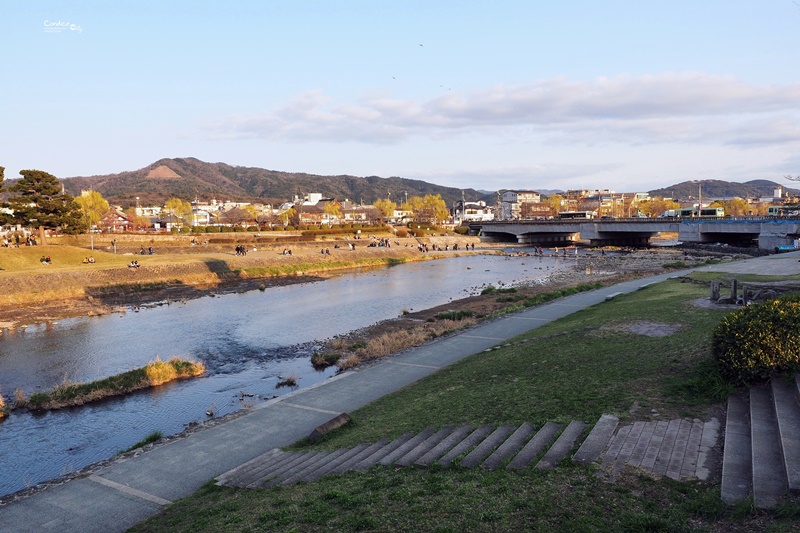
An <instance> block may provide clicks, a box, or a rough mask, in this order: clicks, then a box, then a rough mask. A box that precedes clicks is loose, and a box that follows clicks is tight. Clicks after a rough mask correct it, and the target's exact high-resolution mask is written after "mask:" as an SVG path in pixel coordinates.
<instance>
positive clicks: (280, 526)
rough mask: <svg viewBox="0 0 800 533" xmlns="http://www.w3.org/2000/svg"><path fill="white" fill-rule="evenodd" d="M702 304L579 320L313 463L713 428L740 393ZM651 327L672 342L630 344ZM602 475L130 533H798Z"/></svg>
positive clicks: (480, 366) (239, 503) (214, 502)
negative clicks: (652, 427)
mask: <svg viewBox="0 0 800 533" xmlns="http://www.w3.org/2000/svg"><path fill="white" fill-rule="evenodd" d="M706 295H707V288H705V287H703V286H699V285H695V284H691V283H681V282H679V281H668V282H665V283H662V284H659V285H654V286H650V287H647V288H645V289H642V290H640V291H637V292H636V293H633V294H630V295H625V296H620V297H617V298H615V299H614V300H613V301H611V302H605V303H602V304H600V305H597V306H594V307H592V308H590V309H587V310H584V311H581V312H578V313H575V314H573V315H571V316H568V317H566V318H563V319H561V320H558V321H557V322H554V323H552V324H549V325H547V326H545V327H542V328H539V329H537V330H534V331H532V332H530V333H529V334H527V335H524V336H522V337H520V338H518V339H516V340H518V341H521V340H527V339H533V340H531V341H529V342H525V343H520V344H515V345H512V346H509V347H504V348H502V349H499V350H494V351H491V352H482V353H479V354H476V355H475V356H472V357H470V358H467V359H465V360H463V361H461V362H459V363H456V364H454V365H452V366H451V367H448V368H447V369H444V370H442V371H440V372H438V373H436V374H434V375H432V376H430V377H428V378H425V379H423V380H421V381H420V382H418V383H416V384H414V385H412V386H409V387H407V388H405V389H403V390H401V391H398V392H396V393H394V394H391V395H388V396H386V397H384V398H382V399H380V400H378V401H376V402H373V403H372V404H370V405H368V406H366V407H364V408H363V409H360V410H358V411H356V412H354V413H351V416H352V418H353V423H352V424H350V425H348V426H346V427H344V428H341V429H340V430H337V431H335V432H333V433H331V434H330V435H328V436H327V437H326V438H325V439H323V441H322V442H321V443H320V444H317V445H315V446H314V447H313V449H335V448H340V447H349V446H352V445H354V444H357V443H362V442H374V441H377V440H379V439H380V438H383V437H396V436H398V435H400V434H402V433H404V432H406V431H419V430H421V429H423V428H425V427H427V426H435V427H443V426H445V425H453V424H464V423H472V424H479V423H484V422H491V423H494V424H500V423H507V422H510V423H520V422H523V421H530V422H534V423H536V424H537V425H538V424H541V423H543V422H545V421H558V422H567V421H569V420H575V419H577V420H585V421H587V422H594V421H595V420H596V419H597V417H599V416H600V414H602V413H613V414H617V415H618V416H620V417H621V418H623V419H626V418H627V419H631V418H639V419H647V418H649V417H653V416H656V415H658V416H659V418H660V419H666V418H672V417H675V416H703V415H705V414H706V412H707V411H708V410H710V409H713V408H715V407H718V406H719V402H720V400H721V399H722V398H724V396H725V395H726V394H727V392H728V391H729V390H730V389H729V388H728V387H727V386H725V384H724V383H722V382H720V380H719V378H718V377H717V374H716V372H715V368H714V365H713V364H711V362H710V335H711V329H712V328H713V327H714V325H716V324H717V323H718V322H719V320H720V319H721V318H722V316H724V314H725V311H720V310H709V309H703V308H698V307H695V306H693V305H692V303H691V301H692V300H694V299H695V298H699V297H702V296H706ZM642 322H652V323H658V324H661V325H668V326H671V327H672V328H673V330H674V333H673V334H671V335H668V336H664V337H648V336H644V335H640V334H637V333H632V332H630V331H627V329H628V328H629V327H630V326H632V325H635V324H637V323H642ZM634 405H638V406H639V409H638V411H636V412H635V413H634V414H630V413H629V411H630V409H631V407H632V406H634ZM295 448H303V449H312V447H310V446H307V445H305V444H303V443H298V444H297V445H295ZM593 474H594V469H593V467H581V466H577V465H574V464H572V463H571V462H570V461H568V460H567V461H564V462H562V464H561V465H560V466H559V468H557V469H556V470H554V471H539V470H537V469H533V468H531V469H527V470H525V471H519V472H507V471H505V470H500V471H493V472H487V471H482V470H481V469H476V470H466V469H461V468H448V469H443V468H430V469H414V468H391V467H380V468H378V467H376V468H373V469H371V470H369V471H368V472H365V473H347V474H345V475H342V476H332V477H329V478H324V479H321V480H319V481H316V482H313V483H307V484H297V485H293V486H290V487H286V488H275V489H269V490H245V489H229V488H221V487H216V486H214V485H213V484H212V483H209V484H208V485H207V486H206V487H204V488H203V489H202V490H200V491H198V493H196V494H195V495H193V496H191V497H189V498H186V499H184V500H182V501H180V502H178V503H176V504H174V505H172V506H170V507H168V508H167V509H166V510H165V511H164V512H163V513H162V514H160V515H158V516H156V517H153V518H152V519H150V520H148V521H147V522H145V523H143V524H140V525H139V526H137V527H135V528H134V529H133V531H139V532H144V531H165V530H169V531H173V530H174V531H231V532H233V531H237V532H241V531H323V530H324V531H528V530H532V531H552V530H558V531H694V530H708V531H753V530H759V531H762V530H769V531H792V530H794V528H795V526H796V525H797V523H798V520H800V505H799V504H798V502H797V501H789V502H787V503H786V504H784V505H782V506H780V507H779V508H778V509H776V510H773V511H771V512H769V513H757V512H755V511H753V510H752V508H751V506H750V505H749V504H742V505H738V506H733V507H727V506H725V505H724V504H722V503H721V501H720V499H719V487H718V484H703V483H699V482H674V481H671V480H668V479H662V480H652V479H649V478H646V477H644V476H638V475H635V474H631V473H628V474H626V475H625V476H623V477H622V478H621V479H620V480H618V482H617V483H615V484H609V483H606V482H604V481H601V480H600V479H598V478H596V477H595V476H594V475H593Z"/></svg>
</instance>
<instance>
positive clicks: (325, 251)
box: [319, 248, 331, 255]
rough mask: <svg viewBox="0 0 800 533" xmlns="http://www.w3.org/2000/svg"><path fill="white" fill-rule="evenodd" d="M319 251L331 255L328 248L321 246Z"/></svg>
mask: <svg viewBox="0 0 800 533" xmlns="http://www.w3.org/2000/svg"><path fill="white" fill-rule="evenodd" d="M319 253H321V254H322V255H331V249H330V248H323V249H321V250H320V251H319Z"/></svg>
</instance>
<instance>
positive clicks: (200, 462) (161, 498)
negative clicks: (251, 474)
mask: <svg viewBox="0 0 800 533" xmlns="http://www.w3.org/2000/svg"><path fill="white" fill-rule="evenodd" d="M790 256H793V257H791V258H790ZM798 258H800V253H795V252H793V253H790V254H784V255H781V256H777V257H776V258H775V259H776V260H775V261H774V263H773V261H772V260H773V258H772V257H767V258H758V259H751V260H747V261H745V262H743V263H747V262H750V261H752V262H757V263H759V265H756V266H755V267H753V268H754V269H755V270H756V271H757V272H759V273H762V274H765V273H771V272H775V273H776V274H777V273H780V274H783V275H785V274H788V273H800V263H799V262H798ZM790 259H793V261H792V262H793V265H792V266H794V269H795V270H793V271H791V272H789V271H790V270H791V268H790V266H789V260H790ZM781 260H782V261H781ZM784 263H785V265H784ZM739 265H741V263H736V264H730V265H719V267H721V269H722V270H726V271H731V270H732V269H733V267H739ZM724 267H727V268H724ZM704 268H705V267H704ZM710 268H714V267H710ZM683 273H685V272H680V273H671V274H664V275H660V276H654V277H652V278H647V279H641V280H635V281H630V282H626V283H621V284H619V285H615V286H613V287H606V288H603V289H599V290H596V291H592V292H588V293H581V294H576V295H574V296H570V297H568V298H564V299H561V300H558V301H554V302H551V303H549V304H546V305H542V306H539V307H536V308H531V309H527V310H525V311H522V312H520V313H516V314H513V315H511V316H508V317H505V318H502V319H499V320H495V321H491V322H487V323H484V324H480V325H478V326H477V327H475V328H472V329H469V330H468V331H466V332H464V333H461V334H459V335H455V336H452V337H449V338H445V339H441V340H439V341H437V342H433V343H431V344H427V345H425V346H421V347H419V348H416V349H412V350H409V351H407V352H405V353H403V354H401V355H399V356H396V357H392V358H390V359H387V360H386V361H384V362H382V363H380V364H376V365H374V366H371V367H368V368H365V369H363V370H360V371H354V372H348V373H344V374H341V375H338V376H336V377H334V378H331V379H329V380H327V381H326V382H324V383H322V384H319V385H318V386H314V387H309V388H307V389H302V390H299V391H297V392H295V393H292V394H289V395H286V396H283V397H281V398H277V399H276V400H273V401H270V402H266V403H265V404H264V405H262V406H261V407H260V408H258V409H255V410H253V411H252V412H251V413H249V414H247V415H245V416H242V417H239V418H236V419H234V420H231V421H230V422H227V423H224V424H220V425H219V426H216V427H213V428H209V429H207V430H204V431H200V432H197V433H194V434H192V435H189V436H187V437H186V438H184V439H179V440H176V441H173V442H171V443H169V444H166V445H164V446H161V447H158V448H155V449H153V450H152V451H150V452H147V453H143V454H141V455H139V456H137V457H133V458H130V459H128V460H125V461H121V462H119V463H114V464H112V465H109V466H107V467H105V468H104V469H102V470H101V471H98V472H97V473H95V474H94V475H92V476H90V477H87V478H82V479H76V480H73V481H70V482H67V483H65V484H63V485H60V486H57V487H52V488H50V489H48V490H45V491H43V492H40V493H38V494H35V495H33V496H30V497H28V498H24V499H22V500H19V501H17V502H13V503H10V504H8V505H6V506H5V507H3V508H0V531H10V532H24V531H36V532H42V531H59V532H63V533H66V532H71V531H75V532H83V533H88V532H103V533H109V532H115V531H125V530H126V529H128V528H129V527H131V526H133V525H134V524H136V523H138V522H140V521H142V520H144V519H146V518H148V517H150V516H152V515H154V514H156V513H158V512H159V511H160V510H161V509H162V508H163V506H165V505H168V504H170V503H171V502H173V501H175V500H177V499H180V498H183V497H185V496H188V495H190V494H192V493H193V492H195V491H196V490H198V489H199V488H200V487H201V486H202V485H203V484H205V483H206V482H208V481H209V480H211V479H212V478H215V477H216V476H219V475H221V474H222V473H224V472H227V471H229V470H231V469H233V468H234V467H236V466H239V465H241V464H244V463H246V462H248V461H250V460H251V459H253V458H255V457H257V456H259V455H261V454H263V453H266V452H267V451H269V450H271V449H273V448H278V447H281V446H286V445H288V444H291V443H293V442H295V441H297V440H298V439H300V438H303V437H306V436H307V435H308V434H309V433H310V432H311V431H312V430H313V429H314V428H315V427H317V426H318V425H320V424H322V423H324V422H326V421H327V420H329V419H331V418H332V417H333V416H335V415H338V414H340V413H342V412H349V411H353V410H355V409H357V408H359V407H362V406H364V405H366V404H368V403H369V402H371V401H373V400H375V399H377V398H380V397H381V396H384V395H385V394H388V393H390V392H393V391H395V390H398V389H400V388H402V387H405V386H406V385H409V384H411V383H414V382H415V381H417V380H418V379H420V378H422V377H424V376H427V375H429V374H431V373H433V372H435V371H437V370H438V369H440V368H442V367H445V366H447V365H449V364H451V363H453V362H455V361H457V360H459V359H463V358H464V357H467V356H470V355H472V354H476V353H478V352H481V351H483V350H486V349H488V348H490V347H492V346H494V345H496V344H498V343H501V342H504V341H505V340H507V339H509V338H511V337H514V336H516V335H520V334H522V333H525V332H527V331H529V330H531V329H534V328H536V327H538V326H541V325H544V324H547V323H549V322H552V321H554V320H556V319H558V318H561V317H564V316H566V315H569V314H572V313H574V312H575V311H578V310H580V309H583V308H585V307H588V306H590V305H594V304H598V303H601V302H603V301H605V300H606V297H607V296H608V295H611V294H614V293H628V292H633V291H636V290H637V289H639V288H640V287H641V286H643V285H645V284H647V283H651V282H657V281H662V280H665V279H667V278H669V277H671V276H675V275H678V274H683Z"/></svg>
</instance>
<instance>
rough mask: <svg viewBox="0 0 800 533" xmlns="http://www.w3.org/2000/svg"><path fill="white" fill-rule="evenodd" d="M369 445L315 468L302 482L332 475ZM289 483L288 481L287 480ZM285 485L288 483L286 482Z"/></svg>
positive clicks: (349, 451)
mask: <svg viewBox="0 0 800 533" xmlns="http://www.w3.org/2000/svg"><path fill="white" fill-rule="evenodd" d="M369 447H370V445H369V444H359V445H358V446H356V447H355V448H353V449H351V450H345V453H343V454H341V455H340V456H339V457H336V458H332V459H331V460H330V461H326V462H325V464H323V465H320V466H319V467H318V468H315V469H314V470H312V471H311V472H308V473H307V474H304V475H303V476H302V477H301V481H313V480H315V479H318V478H321V477H322V476H327V475H328V474H330V473H331V472H332V471H333V470H334V469H336V468H337V467H339V466H340V465H342V464H343V463H346V462H347V461H349V460H350V459H352V458H353V457H355V456H357V455H358V454H360V453H361V452H363V451H364V450H366V449H367V448H369ZM287 481H288V480H287ZM283 484H284V485H286V484H287V483H286V482H284V483H283Z"/></svg>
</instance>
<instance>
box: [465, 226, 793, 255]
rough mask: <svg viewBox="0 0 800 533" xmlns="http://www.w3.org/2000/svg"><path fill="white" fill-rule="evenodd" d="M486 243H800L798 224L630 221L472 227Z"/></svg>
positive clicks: (763, 246) (772, 245)
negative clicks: (674, 238)
mask: <svg viewBox="0 0 800 533" xmlns="http://www.w3.org/2000/svg"><path fill="white" fill-rule="evenodd" d="M473 227H474V228H476V230H477V231H479V232H480V235H481V240H482V241H484V242H516V243H518V244H527V245H547V246H552V245H556V246H563V245H567V244H570V243H572V242H575V241H577V240H578V239H581V240H588V241H589V242H590V243H591V244H592V246H604V245H618V246H643V245H647V244H648V243H649V242H650V239H651V238H652V237H654V236H656V235H658V234H660V233H677V234H678V240H679V241H682V242H696V243H713V242H722V243H728V244H738V245H744V246H749V245H752V244H755V243H757V244H758V246H759V248H761V249H764V250H773V249H775V248H776V247H777V246H791V245H794V244H795V243H796V242H797V241H798V239H800V219H798V218H791V219H790V218H714V219H673V218H630V219H592V220H516V221H502V222H483V223H481V224H476V225H474V226H473Z"/></svg>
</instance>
